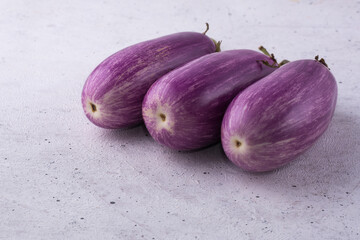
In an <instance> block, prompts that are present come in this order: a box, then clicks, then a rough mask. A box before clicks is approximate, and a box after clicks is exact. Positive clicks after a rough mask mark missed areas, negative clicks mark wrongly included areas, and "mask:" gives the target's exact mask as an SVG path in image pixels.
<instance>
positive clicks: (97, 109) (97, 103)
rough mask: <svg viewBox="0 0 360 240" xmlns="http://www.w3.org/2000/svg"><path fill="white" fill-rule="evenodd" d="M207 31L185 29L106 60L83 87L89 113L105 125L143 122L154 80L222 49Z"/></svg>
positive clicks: (115, 126) (126, 50) (85, 105)
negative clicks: (142, 114)
mask: <svg viewBox="0 0 360 240" xmlns="http://www.w3.org/2000/svg"><path fill="white" fill-rule="evenodd" d="M205 33H206V31H205ZM205 33H203V34H201V33H196V32H181V33H176V34H172V35H168V36H164V37H160V38H157V39H153V40H150V41H146V42H141V43H138V44H135V45H133V46H130V47H128V48H125V49H123V50H121V51H119V52H117V53H115V54H113V55H112V56H110V57H108V58H107V59H105V60H104V61H103V62H102V63H100V65H99V66H97V67H96V68H95V70H94V71H93V72H92V73H91V74H90V76H89V77H88V79H87V80H86V83H85V85H84V88H83V91H82V96H81V101H82V106H83V109H84V111H85V114H86V116H87V117H88V118H89V120H90V121H91V122H93V123H94V124H95V125H97V126H99V127H103V128H123V127H131V126H134V125H137V124H139V123H141V122H142V116H141V104H142V101H143V98H144V96H145V94H146V92H147V90H148V89H149V88H150V86H151V84H152V83H153V82H155V81H156V80H157V79H158V78H159V77H161V76H163V75H164V74H166V73H167V72H169V71H171V70H173V69H175V68H177V67H179V66H181V65H184V64H185V63H187V62H190V61H192V60H194V59H196V58H199V57H201V56H204V55H206V54H210V53H214V52H215V51H219V45H220V44H219V42H218V43H216V42H215V41H214V40H212V39H211V38H209V37H207V36H206V35H205Z"/></svg>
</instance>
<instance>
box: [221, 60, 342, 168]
mask: <svg viewBox="0 0 360 240" xmlns="http://www.w3.org/2000/svg"><path fill="white" fill-rule="evenodd" d="M336 99H337V84H336V81H335V78H334V76H333V75H332V74H331V72H330V71H329V69H328V68H327V67H325V66H324V65H323V64H321V63H320V62H318V61H315V60H299V61H294V62H291V63H288V64H286V65H284V66H282V67H281V68H280V69H278V70H276V71H275V72H273V73H272V74H270V75H268V76H267V77H265V78H263V79H262V80H260V81H258V82H257V83H255V84H253V85H251V86H250V87H248V88H247V89H245V90H244V91H243V92H241V93H240V94H239V95H238V96H236V98H235V99H234V100H233V101H232V103H231V104H230V105H229V107H228V109H227V111H226V114H225V116H224V119H223V122H222V129H221V141H222V146H223V148H224V151H225V153H226V155H227V156H228V158H229V159H230V160H231V161H232V162H233V163H235V164H236V165H237V166H239V167H241V168H243V169H244V170H247V171H252V172H264V171H270V170H273V169H276V168H279V167H281V166H283V165H285V164H286V163H288V162H289V161H291V160H293V159H294V158H295V157H296V156H298V155H299V154H301V153H303V152H304V151H305V150H307V149H308V148H309V147H310V146H311V145H313V143H314V142H315V141H316V140H317V139H318V138H319V137H320V136H321V135H322V134H323V133H324V131H325V130H326V129H327V127H328V126H329V123H330V121H331V118H332V116H333V114H334V110H335V105H336Z"/></svg>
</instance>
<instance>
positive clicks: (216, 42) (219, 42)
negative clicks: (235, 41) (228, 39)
mask: <svg viewBox="0 0 360 240" xmlns="http://www.w3.org/2000/svg"><path fill="white" fill-rule="evenodd" d="M205 24H206V29H205V32H203V33H202V34H204V35H206V33H207V32H208V31H209V29H210V26H209V24H208V23H205ZM210 39H211V40H212V41H213V42H214V44H215V52H221V48H220V45H221V42H222V41H216V40H215V39H213V38H210Z"/></svg>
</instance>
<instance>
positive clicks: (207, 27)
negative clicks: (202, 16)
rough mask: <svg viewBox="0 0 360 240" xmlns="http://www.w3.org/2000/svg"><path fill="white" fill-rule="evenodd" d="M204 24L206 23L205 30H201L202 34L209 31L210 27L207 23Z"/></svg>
mask: <svg viewBox="0 0 360 240" xmlns="http://www.w3.org/2000/svg"><path fill="white" fill-rule="evenodd" d="M205 24H206V30H205V32H203V34H204V35H206V33H207V31H209V28H210V27H209V24H208V23H205Z"/></svg>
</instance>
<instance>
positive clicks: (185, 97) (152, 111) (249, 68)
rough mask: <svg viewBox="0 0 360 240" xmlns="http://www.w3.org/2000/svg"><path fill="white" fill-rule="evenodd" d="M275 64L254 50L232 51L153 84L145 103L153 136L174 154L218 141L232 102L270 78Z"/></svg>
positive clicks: (218, 54) (216, 54)
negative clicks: (265, 63) (237, 96)
mask: <svg viewBox="0 0 360 240" xmlns="http://www.w3.org/2000/svg"><path fill="white" fill-rule="evenodd" d="M261 61H266V62H267V63H269V64H274V63H275V62H274V61H273V60H272V59H271V58H270V57H268V56H266V55H264V54H262V53H258V52H255V51H252V50H231V51H224V52H220V53H213V54H209V55H206V56H203V57H201V58H199V59H196V60H194V61H192V62H190V63H188V64H186V65H184V66H182V67H180V68H178V69H175V70H174V71H172V72H170V73H168V74H167V75H165V76H163V77H161V78H160V79H159V80H158V81H156V82H155V83H154V84H153V85H152V86H151V88H150V89H149V91H148V92H147V94H146V96H145V98H144V102H143V118H144V121H145V125H146V127H147V129H148V130H149V132H150V134H151V136H152V137H153V138H154V139H155V140H156V141H157V142H159V143H161V144H163V145H166V146H168V147H170V148H173V149H178V150H192V149H198V148H202V147H205V146H208V145H210V144H213V143H215V142H217V141H220V129H221V120H222V117H223V115H224V113H225V111H226V108H227V106H228V104H229V103H230V102H231V100H232V99H233V98H234V97H235V96H236V95H237V94H238V93H239V91H241V90H242V89H244V88H246V87H247V86H249V85H250V84H252V83H254V82H255V81H257V80H259V79H261V78H262V77H264V76H266V75H268V74H270V73H271V72H273V71H274V68H271V67H269V66H265V65H264V64H263V63H261Z"/></svg>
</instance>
